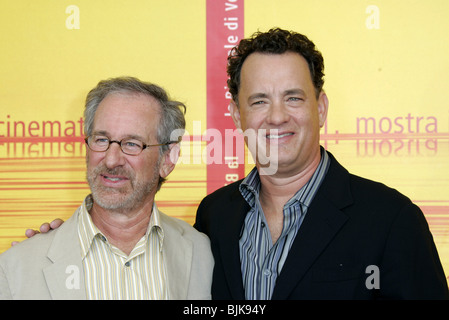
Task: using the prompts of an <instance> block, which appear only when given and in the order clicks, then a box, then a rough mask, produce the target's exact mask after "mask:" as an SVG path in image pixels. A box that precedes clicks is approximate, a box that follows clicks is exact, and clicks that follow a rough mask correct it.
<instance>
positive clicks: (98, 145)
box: [87, 136, 109, 151]
mask: <svg viewBox="0 0 449 320" xmlns="http://www.w3.org/2000/svg"><path fill="white" fill-rule="evenodd" d="M87 142H88V144H89V147H90V148H91V149H92V150H94V151H106V150H107V149H108V147H109V139H108V138H107V137H105V136H90V137H89V139H88V140H87Z"/></svg>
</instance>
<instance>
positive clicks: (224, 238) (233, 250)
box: [217, 187, 250, 300]
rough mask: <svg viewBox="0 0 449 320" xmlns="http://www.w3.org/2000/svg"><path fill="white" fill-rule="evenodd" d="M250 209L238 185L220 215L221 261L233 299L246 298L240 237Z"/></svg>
mask: <svg viewBox="0 0 449 320" xmlns="http://www.w3.org/2000/svg"><path fill="white" fill-rule="evenodd" d="M249 209H250V207H249V205H248V204H247V202H246V201H245V200H244V199H243V197H242V196H241V194H240V192H239V190H238V187H237V188H236V189H235V191H234V193H233V194H232V195H231V197H230V205H229V207H226V212H224V214H221V215H219V216H220V218H221V221H220V223H219V226H220V228H219V229H218V230H217V232H219V235H218V237H217V239H219V241H220V243H219V246H220V253H221V261H222V264H223V269H224V272H225V276H226V280H227V282H228V286H229V289H230V292H231V295H232V298H233V299H236V300H243V299H245V291H244V289H243V280H242V271H241V265H240V249H239V238H240V231H241V229H242V226H243V222H244V220H245V216H246V214H247V213H248V210H249Z"/></svg>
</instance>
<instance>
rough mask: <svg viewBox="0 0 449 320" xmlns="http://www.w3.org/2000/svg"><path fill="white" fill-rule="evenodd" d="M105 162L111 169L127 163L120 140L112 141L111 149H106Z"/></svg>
mask: <svg viewBox="0 0 449 320" xmlns="http://www.w3.org/2000/svg"><path fill="white" fill-rule="evenodd" d="M104 162H105V165H106V167H107V168H109V169H113V168H115V167H118V166H122V165H124V164H125V154H124V153H123V151H122V149H121V147H120V143H119V142H116V141H112V142H111V144H110V145H109V149H108V150H106V151H105V155H104Z"/></svg>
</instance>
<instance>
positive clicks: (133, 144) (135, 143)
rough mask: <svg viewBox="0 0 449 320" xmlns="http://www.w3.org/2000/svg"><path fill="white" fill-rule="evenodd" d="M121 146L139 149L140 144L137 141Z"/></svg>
mask: <svg viewBox="0 0 449 320" xmlns="http://www.w3.org/2000/svg"><path fill="white" fill-rule="evenodd" d="M123 145H124V146H126V147H128V148H141V147H142V143H141V142H139V141H125V142H124V143H123Z"/></svg>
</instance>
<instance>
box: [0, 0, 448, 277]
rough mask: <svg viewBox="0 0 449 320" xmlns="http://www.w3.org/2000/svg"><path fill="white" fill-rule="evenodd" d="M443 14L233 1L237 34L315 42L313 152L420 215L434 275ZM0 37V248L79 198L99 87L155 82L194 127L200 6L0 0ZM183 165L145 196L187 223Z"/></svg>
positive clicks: (378, 4) (202, 85)
mask: <svg viewBox="0 0 449 320" xmlns="http://www.w3.org/2000/svg"><path fill="white" fill-rule="evenodd" d="M228 2H229V4H233V5H234V4H238V5H243V1H242V0H239V1H237V0H233V1H232V0H229V1H228ZM448 11H449V2H448V1H446V0H430V1H424V0H395V1H390V0H372V1H366V0H345V1H337V0H322V1H296V0H289V1H288V0H284V1H273V0H246V1H245V2H244V33H245V35H246V36H249V35H250V34H252V33H253V32H254V31H256V30H258V29H260V30H261V31H265V30H267V29H269V28H271V27H273V26H279V27H282V28H286V29H292V30H295V31H299V32H301V33H304V34H306V35H308V36H309V37H310V38H311V39H312V40H313V41H314V42H315V44H316V45H317V46H318V48H319V49H320V51H321V52H322V53H323V55H324V58H325V66H326V72H325V73H326V82H325V90H326V91H327V94H328V97H329V99H330V111H329V116H328V122H327V125H326V127H325V128H324V129H323V132H322V143H323V145H324V146H325V147H326V148H327V149H329V150H330V151H331V152H332V153H333V154H334V155H336V157H337V158H338V159H339V161H340V162H341V163H342V164H343V165H345V166H346V167H347V168H348V169H349V170H350V171H351V172H352V173H355V174H358V175H362V176H364V177H367V178H370V179H373V180H378V181H382V182H384V183H385V184H387V185H389V186H392V187H394V188H396V189H398V190H399V191H401V192H402V193H404V194H406V195H407V196H409V197H410V198H411V199H412V200H413V201H414V202H415V203H416V204H418V205H419V206H420V207H421V208H422V210H423V211H424V213H425V215H426V218H427V221H428V222H429V225H430V228H431V231H432V233H433V236H434V238H435V242H436V244H437V247H438V250H439V253H440V257H441V259H442V262H443V265H444V268H445V272H446V275H449V230H448V226H449V107H448V103H447V98H446V95H445V93H446V90H447V89H446V86H447V84H448V83H449V55H448V52H449V50H448V42H447V40H446V38H447V36H446V32H447V30H449V20H448V19H447V17H446V16H447V14H446V13H447V12H448ZM0 28H1V30H2V32H1V33H0V43H1V46H2V49H1V50H0V61H1V68H0V252H3V251H5V250H6V249H7V248H8V247H9V246H10V242H11V241H12V240H22V239H24V236H23V234H24V231H25V229H26V228H28V227H33V228H37V227H38V226H39V225H40V224H41V223H42V222H44V221H50V220H52V219H54V218H56V217H60V218H63V219H66V218H68V217H69V216H70V215H71V214H72V213H73V211H74V210H75V209H76V208H77V207H78V206H79V205H80V203H81V201H82V200H83V199H84V197H85V196H86V195H87V194H88V192H89V189H88V187H87V185H86V183H85V160H84V152H85V146H84V144H83V142H82V130H81V127H82V118H81V117H82V112H83V102H84V98H85V96H86V94H87V92H88V91H89V90H90V89H91V88H92V87H94V86H95V85H96V83H97V82H98V81H99V80H101V79H105V78H109V77H114V76H121V75H132V76H136V77H138V78H140V79H142V80H146V81H151V82H155V83H157V84H159V85H161V86H163V87H165V88H166V89H167V90H168V91H169V92H170V93H171V95H172V97H173V98H175V99H177V100H181V101H183V102H185V103H186V105H187V107H188V112H187V130H188V131H189V133H190V134H191V135H192V134H193V135H195V134H196V135H201V133H202V132H203V131H204V130H205V129H206V128H207V126H206V86H207V84H206V63H207V62H206V1H204V0H192V1H184V0H150V1H149V0H131V1H106V0H105V1H89V0H73V1H65V0H58V1H54V0H40V1H33V0H14V1H12V0H3V1H1V2H0ZM225 65H226V61H223V68H225ZM223 85H225V84H223ZM199 140H201V139H199ZM195 143H197V144H198V145H197V147H198V148H204V146H205V144H204V142H201V141H197V142H195ZM189 147H190V148H192V145H189V144H188V143H185V144H183V148H189ZM186 162H188V161H185V162H184V163H180V164H179V165H178V167H177V168H176V169H175V171H174V172H173V173H172V174H171V176H170V177H169V178H170V179H169V181H168V182H167V183H166V185H165V186H164V187H163V189H162V190H161V192H160V193H159V194H158V195H157V201H158V204H159V207H160V208H161V209H162V211H164V212H166V213H167V214H169V215H172V216H176V217H179V218H182V219H184V220H186V221H188V222H189V223H193V221H194V216H195V211H196V206H197V205H198V203H199V201H200V200H201V199H202V198H203V197H204V196H205V195H206V187H207V181H206V180H207V175H206V164H205V163H204V162H200V161H190V163H186ZM199 162H200V163H199ZM249 169H250V166H247V168H246V171H249Z"/></svg>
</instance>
